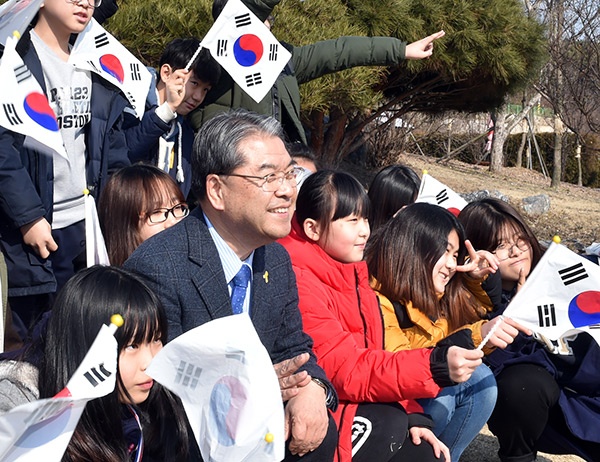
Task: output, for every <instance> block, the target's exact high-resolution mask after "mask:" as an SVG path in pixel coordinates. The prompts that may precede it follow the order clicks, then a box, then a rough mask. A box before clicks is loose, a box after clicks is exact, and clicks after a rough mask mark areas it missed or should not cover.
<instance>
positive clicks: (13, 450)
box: [0, 398, 89, 462]
mask: <svg viewBox="0 0 600 462" xmlns="http://www.w3.org/2000/svg"><path fill="white" fill-rule="evenodd" d="M88 401H89V400H87V399H79V400H74V399H72V398H49V399H42V400H37V401H33V402H31V403H27V404H23V405H21V406H18V407H16V408H14V409H12V410H11V411H9V412H7V413H6V414H3V415H2V416H0V460H2V461H4V462H16V461H18V462H39V461H41V460H42V461H48V462H58V461H60V460H61V458H62V456H63V454H64V452H65V450H66V449H67V446H68V444H69V441H70V440H71V436H72V435H73V432H74V431H75V427H76V426H77V422H79V418H80V417H81V414H82V413H83V410H84V408H85V405H86V403H87V402H88Z"/></svg>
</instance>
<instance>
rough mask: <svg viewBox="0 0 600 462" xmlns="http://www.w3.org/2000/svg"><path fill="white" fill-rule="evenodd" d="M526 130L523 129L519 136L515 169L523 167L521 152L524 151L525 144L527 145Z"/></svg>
mask: <svg viewBox="0 0 600 462" xmlns="http://www.w3.org/2000/svg"><path fill="white" fill-rule="evenodd" d="M528 130H529V129H528V128H525V129H524V130H523V134H522V135H521V144H520V145H519V150H518V151H517V167H522V166H523V150H524V149H525V144H527V131H528Z"/></svg>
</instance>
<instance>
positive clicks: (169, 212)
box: [98, 164, 189, 266]
mask: <svg viewBox="0 0 600 462" xmlns="http://www.w3.org/2000/svg"><path fill="white" fill-rule="evenodd" d="M188 214H189V208H188V206H187V204H186V202H185V198H184V197H183V193H182V192H181V190H180V189H179V186H178V185H177V183H176V182H175V180H173V178H171V176H169V174H168V173H166V172H163V171H162V170H160V169H159V168H157V167H154V166H152V165H148V164H135V165H132V166H129V167H125V168H122V169H121V170H118V171H117V172H115V173H114V174H113V175H112V177H111V179H110V180H109V182H108V183H107V185H106V188H105V189H104V191H103V193H102V195H101V196H100V202H99V203H98V218H99V220H100V227H101V229H102V234H103V235H104V240H105V242H106V250H107V251H108V257H109V259H110V262H111V264H113V265H116V266H121V265H123V263H124V262H125V260H127V258H129V255H131V253H132V252H133V251H134V250H135V249H136V248H137V247H138V246H139V245H140V244H141V243H142V242H144V241H145V240H146V239H148V238H150V237H152V236H154V235H155V234H158V233H159V232H161V231H164V230H165V229H167V228H170V227H171V226H173V225H174V224H176V223H178V222H179V221H180V220H181V219H182V218H185V217H186V216H187V215H188Z"/></svg>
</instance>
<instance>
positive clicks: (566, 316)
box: [504, 242, 600, 354]
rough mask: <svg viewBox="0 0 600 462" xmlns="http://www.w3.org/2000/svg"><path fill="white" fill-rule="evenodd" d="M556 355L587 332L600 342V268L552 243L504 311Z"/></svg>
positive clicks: (566, 351)
mask: <svg viewBox="0 0 600 462" xmlns="http://www.w3.org/2000/svg"><path fill="white" fill-rule="evenodd" d="M504 315H505V316H508V317H510V318H512V319H514V320H515V321H517V322H519V323H520V324H522V325H524V326H526V327H528V328H530V329H531V330H532V331H534V332H535V333H536V334H537V336H538V338H539V339H541V340H542V341H543V343H544V344H545V345H546V347H547V348H548V349H549V350H550V351H552V352H553V353H556V354H570V349H569V346H568V339H569V338H570V337H573V336H575V335H577V334H578V333H579V332H587V333H588V334H590V335H591V336H592V337H594V339H595V340H596V341H597V342H598V343H599V344H600V267H599V266H598V265H596V264H594V263H592V262H591V261H589V260H587V259H585V258H583V257H581V256H579V255H577V254H576V253H575V252H572V251H571V250H569V249H567V248H566V247H564V246H563V245H560V244H557V243H555V242H553V243H552V244H551V245H550V247H549V248H548V250H547V251H546V252H545V253H544V255H543V257H542V258H541V259H540V261H539V263H538V264H537V266H536V267H535V269H534V270H533V271H532V272H531V274H530V276H529V278H527V281H526V282H525V284H524V285H523V287H522V289H521V290H520V291H519V292H518V293H517V294H516V295H515V297H514V298H513V300H512V302H511V303H510V305H509V306H508V307H507V308H506V310H505V312H504Z"/></svg>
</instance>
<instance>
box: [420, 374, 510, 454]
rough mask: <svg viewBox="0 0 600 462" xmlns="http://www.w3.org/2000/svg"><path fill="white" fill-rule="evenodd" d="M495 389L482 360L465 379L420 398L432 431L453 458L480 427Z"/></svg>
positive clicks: (489, 406) (491, 405)
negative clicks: (432, 394)
mask: <svg viewBox="0 0 600 462" xmlns="http://www.w3.org/2000/svg"><path fill="white" fill-rule="evenodd" d="M497 395H498V390H497V388H496V379H495V378H494V374H492V371H490V369H489V368H488V367H487V366H486V365H485V364H482V365H481V366H479V367H478V368H477V369H475V371H474V372H473V375H471V378H470V379H469V380H467V381H466V382H463V383H459V384H458V385H454V386H452V387H446V388H444V389H442V391H440V393H439V394H438V395H437V397H435V398H427V399H419V400H418V401H419V404H421V406H423V410H424V411H425V413H426V414H429V415H430V416H431V418H432V419H433V424H434V428H433V432H434V433H435V435H436V436H437V437H438V438H439V439H440V440H441V441H442V442H443V443H444V444H445V445H446V446H448V448H449V449H450V456H451V458H452V462H458V461H459V459H460V456H461V454H462V453H463V451H464V450H465V449H466V447H467V446H468V445H469V443H470V442H471V441H473V439H474V438H475V437H476V436H477V434H478V433H479V431H480V430H481V429H482V428H483V426H484V425H485V423H486V422H487V420H488V418H489V417H490V415H491V414H492V411H493V410H494V406H495V404H496V397H497Z"/></svg>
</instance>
